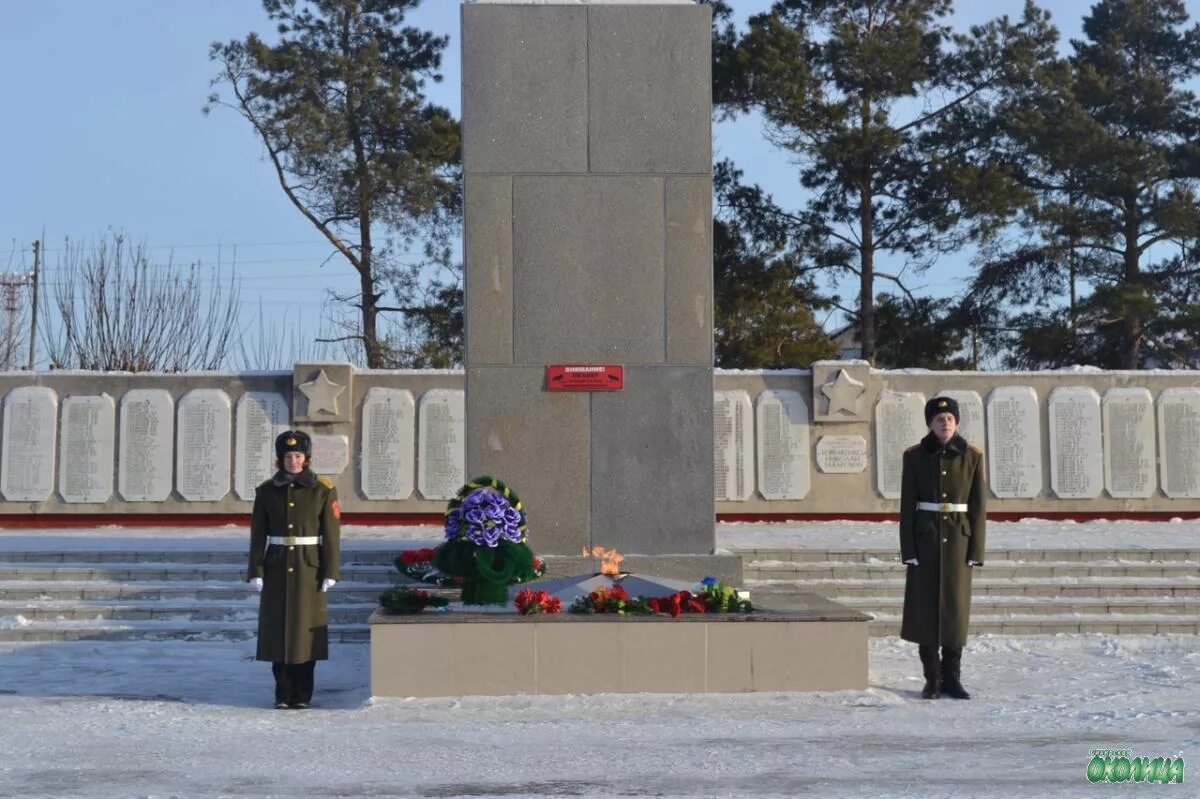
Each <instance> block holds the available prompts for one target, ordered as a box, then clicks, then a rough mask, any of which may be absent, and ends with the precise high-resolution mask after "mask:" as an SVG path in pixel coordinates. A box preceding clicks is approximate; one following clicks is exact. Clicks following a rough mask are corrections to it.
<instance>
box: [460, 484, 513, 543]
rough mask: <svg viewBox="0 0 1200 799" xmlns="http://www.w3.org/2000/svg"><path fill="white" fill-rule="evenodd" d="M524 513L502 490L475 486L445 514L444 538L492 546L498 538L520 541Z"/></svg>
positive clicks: (498, 540) (498, 541)
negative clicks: (460, 503) (515, 506)
mask: <svg viewBox="0 0 1200 799" xmlns="http://www.w3.org/2000/svg"><path fill="white" fill-rule="evenodd" d="M523 516H524V515H523V514H522V513H521V512H520V511H518V510H516V509H514V508H513V506H512V505H510V504H509V502H508V500H507V499H505V498H504V495H503V494H501V493H499V492H497V491H495V490H493V489H491V488H477V489H475V490H474V491H472V492H471V493H470V494H468V495H467V497H466V499H464V500H463V502H462V505H460V506H458V507H457V508H453V509H452V510H450V511H449V512H448V513H447V514H446V540H447V541H453V540H455V539H459V538H465V539H467V540H468V541H470V542H471V543H472V544H475V545H477V546H486V547H492V548H493V549H494V548H495V547H497V546H499V545H500V541H501V540H504V541H511V542H513V543H514V544H520V543H522V542H523V541H524V540H525V525H524V521H525V520H524V518H523Z"/></svg>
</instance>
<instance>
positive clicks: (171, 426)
mask: <svg viewBox="0 0 1200 799" xmlns="http://www.w3.org/2000/svg"><path fill="white" fill-rule="evenodd" d="M118 429H119V431H120V447H119V449H118V455H117V492H118V493H119V494H120V495H121V498H122V499H124V500H125V501H126V502H163V501H165V500H166V499H167V497H169V496H170V495H171V462H172V458H171V454H172V453H171V448H172V444H173V442H174V438H175V403H174V401H173V400H172V399H171V394H170V392H168V391H164V390H163V389H161V388H135V389H133V390H131V391H127V392H125V394H124V396H122V397H121V412H120V422H119V428H118Z"/></svg>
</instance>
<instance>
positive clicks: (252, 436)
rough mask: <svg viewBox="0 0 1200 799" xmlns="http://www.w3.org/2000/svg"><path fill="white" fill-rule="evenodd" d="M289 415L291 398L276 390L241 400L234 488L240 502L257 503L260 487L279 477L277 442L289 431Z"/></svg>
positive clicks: (235, 443) (246, 394)
mask: <svg viewBox="0 0 1200 799" xmlns="http://www.w3.org/2000/svg"><path fill="white" fill-rule="evenodd" d="M289 412H290V409H289V407H288V401H287V399H286V398H285V397H284V396H283V395H282V394H277V393H275V392H274V391H247V392H246V393H245V394H243V395H242V396H240V397H238V401H237V409H236V414H235V416H236V418H237V424H236V427H235V432H234V439H235V440H234V454H233V486H234V491H235V492H236V493H237V495H238V498H239V499H244V500H247V501H253V499H254V491H255V489H257V488H258V486H259V484H260V483H263V482H265V481H266V480H268V479H270V477H271V476H272V475H274V474H275V468H276V467H275V439H276V437H277V436H279V434H280V433H282V432H283V431H285V430H287V429H288V413H289Z"/></svg>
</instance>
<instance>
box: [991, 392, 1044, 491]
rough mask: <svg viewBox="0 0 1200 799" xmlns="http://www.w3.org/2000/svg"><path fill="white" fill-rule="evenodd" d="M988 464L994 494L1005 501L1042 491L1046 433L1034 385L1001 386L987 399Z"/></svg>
mask: <svg viewBox="0 0 1200 799" xmlns="http://www.w3.org/2000/svg"><path fill="white" fill-rule="evenodd" d="M986 415H987V462H988V476H989V478H990V482H991V486H992V493H993V494H995V495H996V496H997V497H1001V498H1003V499H1013V498H1018V497H1020V498H1030V497H1036V496H1037V495H1038V494H1040V493H1041V491H1042V432H1041V424H1040V422H1039V419H1038V396H1037V392H1036V391H1035V390H1034V389H1033V388H1032V387H1031V386H1001V387H1000V388H996V389H993V390H992V393H991V394H989V395H988V400H987V414H986Z"/></svg>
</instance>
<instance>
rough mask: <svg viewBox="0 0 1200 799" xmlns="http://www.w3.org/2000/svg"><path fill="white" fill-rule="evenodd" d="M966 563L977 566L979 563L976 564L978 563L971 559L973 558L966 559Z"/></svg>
mask: <svg viewBox="0 0 1200 799" xmlns="http://www.w3.org/2000/svg"><path fill="white" fill-rule="evenodd" d="M967 565H968V566H978V565H979V564H978V563H976V562H975V561H973V560H968V561H967Z"/></svg>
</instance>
